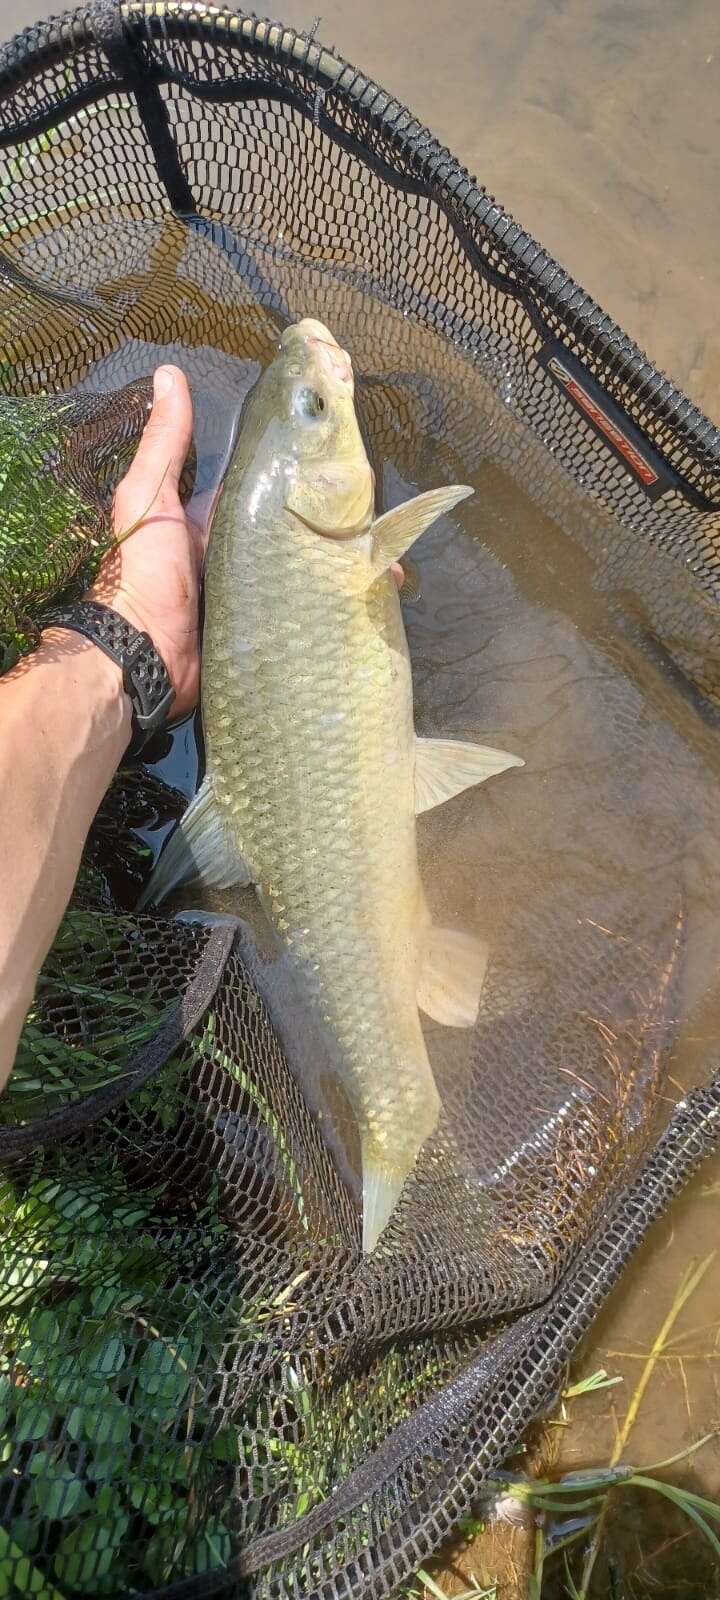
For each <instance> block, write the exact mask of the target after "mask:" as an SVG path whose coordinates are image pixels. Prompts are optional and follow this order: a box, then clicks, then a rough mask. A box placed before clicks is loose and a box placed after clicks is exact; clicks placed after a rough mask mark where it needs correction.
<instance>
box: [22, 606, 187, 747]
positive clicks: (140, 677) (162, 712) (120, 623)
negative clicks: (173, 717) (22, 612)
mask: <svg viewBox="0 0 720 1600" xmlns="http://www.w3.org/2000/svg"><path fill="white" fill-rule="evenodd" d="M42 625H43V630H45V628H69V629H70V630H71V631H72V632H73V633H81V634H83V635H84V637H85V638H86V639H91V640H92V642H93V644H96V645H97V646H98V649H100V650H103V651H104V652H105V655H106V656H110V659H111V660H112V661H116V662H117V664H118V666H119V667H120V668H121V670H122V681H123V688H124V690H125V693H126V695H127V696H128V699H129V701H130V704H131V706H132V738H131V740H130V743H129V745H128V747H127V750H126V752H125V760H127V758H128V756H130V757H133V756H137V755H139V754H140V751H141V750H142V749H143V747H144V745H146V744H147V742H148V740H149V739H151V738H152V736H153V734H154V733H157V731H158V728H161V727H162V725H163V723H164V722H165V721H166V719H167V717H168V714H169V712H170V707H171V706H172V703H173V701H174V699H175V690H174V689H173V686H172V684H171V682H170V678H169V676H168V672H167V668H166V666H165V662H164V661H163V659H162V657H161V656H160V655H159V654H158V652H157V650H156V649H155V646H154V644H153V642H152V639H151V638H150V635H149V633H140V631H139V629H138V628H134V627H133V625H132V623H131V622H127V621H126V619H125V617H121V616H120V614H119V612H118V611H113V610H112V608H111V607H110V606H105V605H102V604H101V603H100V601H98V600H78V601H76V602H75V603H74V604H72V605H67V606H61V607H60V609H59V610H56V611H53V612H51V614H50V615H49V616H46V617H44V618H43V624H42Z"/></svg>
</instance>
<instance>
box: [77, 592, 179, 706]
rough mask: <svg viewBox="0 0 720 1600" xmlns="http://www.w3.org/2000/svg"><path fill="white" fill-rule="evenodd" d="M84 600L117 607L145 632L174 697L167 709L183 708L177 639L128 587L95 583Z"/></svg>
mask: <svg viewBox="0 0 720 1600" xmlns="http://www.w3.org/2000/svg"><path fill="white" fill-rule="evenodd" d="M83 599H84V600H91V601H94V602H95V603H96V604H99V605H104V606H109V607H110V608H111V610H113V611H116V612H117V613H118V616H120V617H123V618H124V619H125V621H126V622H129V623H130V625H131V627H133V628H136V629H137V631H138V633H145V634H147V636H148V638H149V639H150V642H151V644H152V647H153V649H154V650H155V651H156V652H157V654H158V656H159V657H160V660H161V661H162V664H163V666H164V668H165V671H166V672H167V675H168V678H169V679H170V683H171V685H172V688H173V690H174V693H175V700H174V702H173V707H172V710H171V712H170V715H171V716H172V717H177V716H178V714H182V712H183V711H184V700H185V694H184V690H185V683H186V677H187V670H188V668H187V661H186V659H185V654H186V652H184V650H183V649H182V648H178V646H177V642H176V641H175V640H173V638H172V637H171V636H170V635H169V634H168V633H167V632H165V631H164V630H163V629H162V628H160V627H158V626H157V624H156V622H155V620H154V619H152V618H150V617H148V614H147V611H146V610H145V608H143V606H142V605H141V604H139V603H138V601H137V599H136V598H135V596H134V594H133V592H132V591H131V590H129V589H126V588H122V587H117V588H115V589H113V590H112V592H110V590H109V589H108V588H107V586H106V585H104V584H102V583H99V584H94V585H93V587H92V588H91V589H89V590H88V592H87V594H85V595H84V596H83Z"/></svg>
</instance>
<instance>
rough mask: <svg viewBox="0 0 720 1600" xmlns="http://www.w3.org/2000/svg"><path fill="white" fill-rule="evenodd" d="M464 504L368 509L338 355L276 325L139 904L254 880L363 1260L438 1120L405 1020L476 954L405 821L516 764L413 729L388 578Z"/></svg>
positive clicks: (445, 490) (474, 963) (294, 329)
mask: <svg viewBox="0 0 720 1600" xmlns="http://www.w3.org/2000/svg"><path fill="white" fill-rule="evenodd" d="M472 492H473V491H472V490H471V489H470V488H469V487H467V486H464V485H453V486H450V487H441V488H437V489H433V490H429V491H428V492H426V493H422V494H419V495H417V496H416V497H415V498H413V499H411V500H410V501H407V502H405V503H404V504H402V505H399V506H395V507H394V508H393V509H391V510H389V511H386V512H385V513H384V514H383V515H380V516H376V515H375V482H374V476H373V472H372V469H371V467H370V464H369V462H368V458H367V455H366V452H365V446H364V444H363V439H362V435H361V432H360V428H359V425H358V420H357V416H356V412H355V404H354V378H353V369H352V363H351V360H350V357H349V355H348V353H347V351H345V350H343V349H342V348H341V347H340V346H339V344H338V343H337V341H336V339H335V338H334V336H333V335H332V333H331V332H330V331H329V330H328V329H327V328H326V327H324V325H323V324H322V323H321V322H318V321H316V320H315V319H314V318H304V319H303V320H302V321H300V322H298V323H295V324H293V325H291V326H289V327H288V328H286V329H285V330H284V332H283V334H282V337H281V339H280V344H279V349H278V352H277V355H276V357H275V359H274V360H273V361H272V362H271V364H270V365H269V366H268V367H267V368H266V370H265V372H264V373H263V374H262V376H261V377H260V379H259V380H258V383H257V385H256V386H255V388H254V389H253V391H252V393H251V395H250V397H249V399H248V401H247V402H246V408H245V412H244V415H243V417H242V419H241V425H240V429H239V433H238V438H237V443H236V446H235V451H234V454H233V457H232V459H231V462H230V466H229V469H228V473H227V477H226V480H225V484H224V487H223V490H222V495H221V499H220V502H219V506H218V509H217V511H216V514H215V520H214V523H213V528H212V533H211V539H210V545H209V551H208V557H207V565H206V573H205V626H204V636H203V652H202V690H201V703H202V720H203V732H204V740H205V752H206V771H205V776H204V780H203V782H202V785H201V787H200V789H199V790H198V793H197V795H196V796H195V798H194V800H192V802H191V803H190V805H189V807H188V810H187V811H186V813H185V815H184V817H183V818H182V821H181V823H180V825H179V827H178V828H177V830H176V831H175V833H174V834H172V835H171V837H170V839H169V842H168V844H167V846H166V847H165V850H164V851H163V853H162V854H161V856H160V858H159V860H158V862H157V864H156V867H155V869H154V873H153V875H152V876H151V879H150V882H149V884H148V887H147V889H146V891H145V894H144V896H143V899H142V902H141V904H142V906H147V905H149V904H151V903H155V904H159V903H161V902H162V901H163V900H164V899H165V898H166V897H167V895H168V894H170V893H171V892H172V891H173V890H174V889H175V888H177V887H178V886H179V885H180V884H181V883H183V882H185V881H187V880H188V879H189V878H191V877H195V878H199V879H200V880H201V881H202V882H203V883H204V884H205V885H206V886H208V887H213V888H225V889H227V888H231V887H232V886H233V885H242V886H247V885H254V886H255V889H256V891H257V894H258V895H259V897H260V901H261V903H262V906H263V908H264V910H265V912H266V914H267V915H268V917H269V919H270V921H271V923H272V925H273V927H274V929H275V931H276V933H277V934H278V935H279V938H280V941H281V945H282V948H283V951H284V956H285V957H286V958H287V960H288V961H289V962H290V964H291V967H292V970H293V973H294V976H295V978H296V980H297V981H299V982H300V983H301V985H302V993H303V994H304V995H306V996H307V997H308V999H309V1001H310V1002H311V1004H312V1005H313V1006H314V1007H315V1009H316V1012H317V1015H318V1017H319V1018H320V1019H321V1020H322V1023H323V1024H324V1026H325V1028H326V1029H327V1030H328V1032H329V1035H330V1037H331V1038H332V1041H333V1054H334V1059H335V1060H336V1063H337V1069H336V1070H337V1072H338V1074H339V1077H340V1081H341V1084H342V1087H343V1089H344V1091H345V1094H346V1096H347V1098H348V1100H349V1102H350V1105H351V1107H352V1110H353V1114H354V1116H355V1118H356V1120H357V1124H358V1129H359V1135H360V1147H361V1159H362V1184H363V1249H364V1251H366V1252H369V1251H371V1250H372V1249H374V1247H375V1245H376V1244H377V1241H378V1239H379V1237H380V1235H381V1233H382V1232H383V1230H384V1228H385V1227H386V1224H387V1223H388V1221H389V1218H390V1217H391V1215H392V1213H393V1211H394V1210H395V1207H396V1204H397V1201H398V1199H399V1196H400V1194H401V1191H402V1189H403V1186H404V1184H405V1181H406V1179H407V1178H408V1176H409V1174H410V1173H411V1172H412V1170H413V1168H414V1166H415V1163H416V1161H417V1157H418V1155H419V1152H420V1150H421V1149H422V1146H423V1145H424V1144H425V1143H426V1141H427V1140H428V1139H429V1138H430V1136H431V1134H432V1133H433V1132H434V1130H435V1128H436V1126H437V1122H438V1118H439V1114H440V1097H439V1095H438V1090H437V1086H436V1083H435V1079H434V1076H433V1072H432V1068H431V1065H430V1060H429V1057H428V1052H427V1047H426V1043H425V1038H424V1035H423V1029H422V1024H421V1019H420V1012H421V1011H422V1012H423V1013H424V1014H425V1015H426V1016H427V1017H430V1018H433V1019H434V1020H435V1021H437V1022H440V1023H443V1024H446V1025H448V1026H450V1027H470V1026H472V1025H473V1023H474V1022H475V1020H476V1017H477V1013H478V1006H479V1001H480V990H481V986H482V982H483V976H484V972H485V966H486V962H487V954H488V952H487V947H486V946H485V945H484V944H483V943H482V942H481V941H480V940H478V939H477V938H475V937H474V936H473V935H471V934H469V933H467V932H465V931H464V930H462V929H460V928H456V927H444V928H441V927H436V926H433V923H432V920H431V916H430V912H429V909H428V904H427V900H426V896H425V892H424V889H423V885H422V883H421V879H420V872H419V867H418V851H417V837H416V817H417V816H418V815H419V814H421V813H423V812H425V811H428V810H429V809H430V808H432V807H434V806H437V805H441V804H442V803H443V802H445V801H446V800H449V799H450V798H451V797H452V796H454V795H457V794H459V793H461V792H462V791H463V790H464V789H466V788H468V787H470V786H471V785H474V784H477V783H481V782H482V781H483V780H485V779H487V778H489V777H491V776H492V775H493V774H496V773H500V772H503V771H505V770H506V769H507V768H510V767H517V766H522V765H523V763H522V761H521V759H520V758H519V757H518V756H515V755H511V754H508V753H507V752H506V751H498V750H492V749H489V748H487V747H485V746H482V745H476V744H469V743H463V742H461V741H455V740H450V739H428V738H418V737H417V736H416V733H415V727H414V722H413V693H412V675H411V667H410V657H409V652H408V646H407V640H406V636H405V629H404V625H403V621H402V615H401V610H400V600H399V595H398V586H397V582H396V581H395V578H394V577H393V573H392V569H393V566H394V565H396V564H397V563H398V562H399V561H400V560H401V559H402V557H403V556H404V555H405V552H406V551H407V550H408V548H409V547H410V546H411V545H412V544H413V543H414V541H415V540H416V539H417V538H418V537H419V535H420V534H421V533H422V532H423V531H424V529H426V528H427V527H429V525H430V524H431V523H433V522H434V521H435V520H436V518H437V517H439V516H441V515H443V514H445V513H448V512H450V511H451V510H452V509H453V507H454V506H456V505H457V504H458V503H459V502H460V501H461V500H463V499H465V498H466V497H467V496H468V495H470V494H471V493H472Z"/></svg>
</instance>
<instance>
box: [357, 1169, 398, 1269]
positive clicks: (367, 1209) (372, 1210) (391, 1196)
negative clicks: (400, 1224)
mask: <svg viewBox="0 0 720 1600" xmlns="http://www.w3.org/2000/svg"><path fill="white" fill-rule="evenodd" d="M405 1177H406V1174H405V1173H403V1172H398V1169H397V1167H391V1166H389V1165H388V1163H387V1161H383V1160H382V1159H381V1158H380V1157H378V1155H377V1154H376V1153H375V1152H374V1151H373V1152H369V1151H368V1153H367V1154H366V1153H365V1152H363V1250H364V1252H365V1254H366V1255H367V1254H368V1253H369V1252H370V1251H371V1250H374V1249H375V1246H376V1244H377V1242H378V1239H379V1238H380V1234H381V1233H382V1231H383V1229H384V1228H385V1226H386V1224H387V1223H388V1222H389V1221H390V1217H391V1216H392V1213H393V1211H394V1210H395V1207H396V1205H397V1203H398V1200H399V1199H400V1194H401V1192H402V1188H403V1184H404V1182H405Z"/></svg>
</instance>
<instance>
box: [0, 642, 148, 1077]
mask: <svg viewBox="0 0 720 1600" xmlns="http://www.w3.org/2000/svg"><path fill="white" fill-rule="evenodd" d="M130 721H131V709H130V703H129V700H128V698H127V696H126V695H125V693H124V690H123V687H122V678H121V673H120V669H119V667H117V666H116V665H115V663H114V662H113V661H111V660H110V659H109V657H107V656H105V655H104V654H103V653H102V651H101V650H99V649H98V648H97V646H96V645H93V644H91V643H90V642H89V641H88V640H86V639H83V638H81V636H80V635H79V634H75V633H70V632H66V631H63V630H57V631H52V632H50V631H49V632H48V633H46V634H45V635H44V636H43V640H42V643H41V645H40V646H39V648H38V649H37V650H36V651H35V653H34V654H33V655H32V656H31V657H28V658H27V659H26V660H25V661H23V662H21V663H20V665H19V666H18V667H16V668H15V669H14V670H13V672H11V673H9V674H8V675H7V677H6V678H4V679H3V680H2V682H0V797H1V801H2V829H1V831H0V1087H2V1085H3V1084H4V1083H5V1081H6V1079H7V1077H8V1074H9V1072H10V1068H11V1066H12V1063H13V1059H14V1056H15V1050H16V1047H17V1041H18V1037H19V1034H20V1029H21V1027H22V1023H23V1020H24V1017H25V1013H26V1011H27V1009H28V1007H29V1005H30V1004H31V1001H32V997H33V993H34V989H35V982H36V979H37V975H38V972H39V971H40V967H41V966H42V963H43V961H44V959H45V956H46V955H47V952H48V950H49V948H50V945H51V944H52V941H53V938H54V936H55V933H56V931H57V928H58V924H59V922H60V919H61V917H62V914H63V912H64V910H65V907H66V905H67V903H68V900H69V898H70V895H71V893H72V888H73V884H74V882H75V878H76V875H77V871H78V867H79V864H80V856H81V854H82V850H83V846H84V844H85V839H86V837H87V833H88V829H89V827H90V824H91V822H92V819H93V817H94V815H95V812H96V811H97V808H98V806H99V804H100V801H101V799H102V797H103V795H104V793H105V790H106V789H107V786H108V784H109V782H110V780H111V778H112V776H113V773H114V772H115V769H116V767H117V765H118V762H119V761H120V759H121V757H122V754H123V751H124V750H125V748H126V746H127V744H128V742H129V739H130V731H131V729H130Z"/></svg>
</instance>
